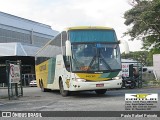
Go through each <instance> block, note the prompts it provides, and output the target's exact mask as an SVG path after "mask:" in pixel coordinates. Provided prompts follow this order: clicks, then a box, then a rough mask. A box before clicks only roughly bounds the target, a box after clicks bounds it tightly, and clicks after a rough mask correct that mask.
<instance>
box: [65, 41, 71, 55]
mask: <svg viewBox="0 0 160 120" xmlns="http://www.w3.org/2000/svg"><path fill="white" fill-rule="evenodd" d="M66 56H71V42H70V41H69V40H67V41H66Z"/></svg>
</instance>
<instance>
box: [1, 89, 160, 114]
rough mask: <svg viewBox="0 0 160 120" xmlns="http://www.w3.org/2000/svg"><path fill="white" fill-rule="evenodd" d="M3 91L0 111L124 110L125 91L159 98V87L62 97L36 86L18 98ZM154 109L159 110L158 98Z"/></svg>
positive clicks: (56, 92)
mask: <svg viewBox="0 0 160 120" xmlns="http://www.w3.org/2000/svg"><path fill="white" fill-rule="evenodd" d="M2 93H3V94H2ZM5 93H7V89H6V90H4V89H0V111H124V110H125V107H124V106H125V100H124V99H125V93H158V95H159V98H160V89H159V88H147V89H122V90H113V91H107V92H106V94H105V95H97V94H95V92H81V93H74V94H72V95H71V96H68V97H62V96H61V95H60V93H59V91H51V92H41V91H40V89H39V88H37V87H28V88H24V96H23V97H20V98H19V99H18V100H8V99H7V98H6V97H4V96H5V95H4V94H5ZM156 110H158V111H160V100H159V102H158V107H157V109H156Z"/></svg>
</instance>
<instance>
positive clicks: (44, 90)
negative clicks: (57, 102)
mask: <svg viewBox="0 0 160 120" xmlns="http://www.w3.org/2000/svg"><path fill="white" fill-rule="evenodd" d="M40 85H41V91H42V92H47V89H46V88H44V86H43V81H42V80H41V82H40Z"/></svg>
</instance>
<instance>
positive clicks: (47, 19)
mask: <svg viewBox="0 0 160 120" xmlns="http://www.w3.org/2000/svg"><path fill="white" fill-rule="evenodd" d="M0 3H1V4H0V10H1V11H2V12H6V13H9V14H13V15H16V16H20V17H23V18H26V19H30V20H33V21H37V22H41V23H44V24H48V25H51V26H52V28H53V29H55V30H59V31H61V30H63V29H64V28H66V27H68V26H77V25H78V26H79V25H101V26H108V27H113V28H114V29H115V30H116V32H117V36H118V39H128V38H127V37H124V38H121V36H123V33H124V32H125V31H126V30H127V27H126V26H125V25H124V24H123V23H124V19H123V18H122V17H123V14H124V12H125V11H126V10H128V9H130V8H131V6H130V5H129V4H128V3H127V0H5V1H2V0H0ZM136 42H137V41H136ZM135 44H136V43H135ZM137 45H139V44H137ZM130 46H131V45H130ZM130 48H131V50H135V47H134V48H133V47H132V46H131V47H130ZM138 49H139V47H137V50H138Z"/></svg>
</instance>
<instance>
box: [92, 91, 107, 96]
mask: <svg viewBox="0 0 160 120" xmlns="http://www.w3.org/2000/svg"><path fill="white" fill-rule="evenodd" d="M106 91H107V90H95V92H96V93H97V94H98V95H103V94H105V93H106Z"/></svg>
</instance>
